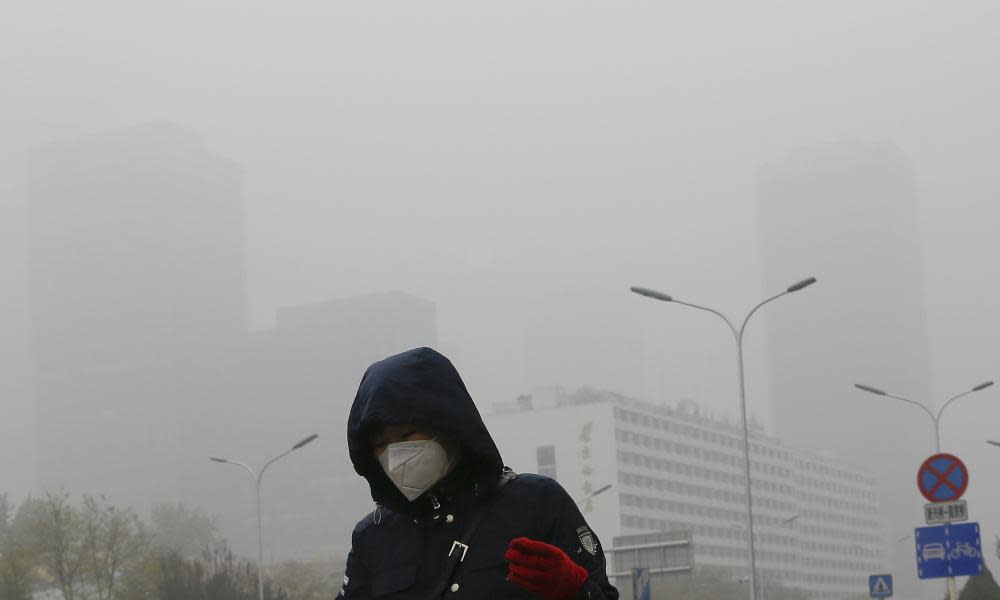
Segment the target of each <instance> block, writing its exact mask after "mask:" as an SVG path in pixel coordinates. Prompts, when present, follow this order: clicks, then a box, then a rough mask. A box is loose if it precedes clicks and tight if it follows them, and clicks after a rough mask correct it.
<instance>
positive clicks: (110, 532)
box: [80, 496, 146, 600]
mask: <svg viewBox="0 0 1000 600" xmlns="http://www.w3.org/2000/svg"><path fill="white" fill-rule="evenodd" d="M80 517H81V519H80V520H81V527H82V530H83V539H82V549H83V557H84V570H83V579H84V581H86V583H87V584H88V589H90V590H92V592H93V593H94V594H96V597H97V600H112V599H113V598H114V597H115V585H116V583H117V582H118V581H119V580H120V578H121V575H122V573H123V571H124V570H126V569H127V568H128V567H129V566H131V565H132V564H138V563H139V562H140V561H141V560H142V557H143V553H144V551H145V549H146V544H145V537H146V536H145V534H144V533H143V529H142V525H141V523H140V522H139V519H138V518H137V517H136V516H135V514H134V513H133V512H132V511H131V510H129V509H120V508H116V507H115V506H113V505H111V504H109V503H108V502H107V500H106V499H105V498H104V497H103V496H101V497H98V498H94V497H93V496H84V497H83V510H82V511H81V513H80Z"/></svg>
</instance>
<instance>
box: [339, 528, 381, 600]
mask: <svg viewBox="0 0 1000 600" xmlns="http://www.w3.org/2000/svg"><path fill="white" fill-rule="evenodd" d="M367 520H368V519H365V520H363V521H361V523H358V525H357V527H355V528H354V532H353V533H352V534H351V551H350V552H349V553H348V554H347V567H346V568H345V569H344V580H343V582H342V585H341V587H340V592H339V593H338V594H337V597H336V600H370V599H371V597H372V594H371V583H372V582H371V575H370V574H369V572H368V569H367V568H366V567H365V565H364V564H363V563H362V562H361V544H362V537H363V536H364V529H365V526H366V524H367V523H366V521H367Z"/></svg>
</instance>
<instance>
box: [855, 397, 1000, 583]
mask: <svg viewBox="0 0 1000 600" xmlns="http://www.w3.org/2000/svg"><path fill="white" fill-rule="evenodd" d="M991 385H993V382H992V381H984V382H983V383H980V384H979V385H977V386H975V387H973V388H972V389H971V390H966V391H964V392H962V393H960V394H956V395H954V396H952V397H951V398H948V400H947V401H946V402H945V403H944V404H942V405H941V408H939V409H938V411H937V413H934V412H933V411H932V410H931V409H929V408H927V406H926V405H924V404H921V403H920V402H916V401H914V400H910V399H909V398H903V397H902V396H897V395H895V394H890V393H888V392H886V391H885V390H882V389H879V388H876V387H872V386H870V385H864V384H861V383H855V384H854V387H856V388H858V389H859V390H861V391H863V392H868V393H869V394H875V395H876V396H885V397H887V398H895V399H896V400H902V401H903V402H907V403H909V404H913V405H916V406H919V407H920V408H922V409H924V412H925V413H927V416H928V417H930V418H931V422H932V423H934V449H935V453H936V454H940V453H941V415H942V414H944V409H946V408H948V405H950V404H951V403H952V402H954V401H955V400H958V399H959V398H961V397H963V396H968V395H969V394H972V393H974V392H978V391H980V390H984V389H986V388H988V387H990V386H991ZM948 597H949V598H950V599H951V600H955V599H956V598H958V590H957V588H956V587H955V578H954V577H949V578H948Z"/></svg>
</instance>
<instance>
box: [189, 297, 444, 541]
mask: <svg viewBox="0 0 1000 600" xmlns="http://www.w3.org/2000/svg"><path fill="white" fill-rule="evenodd" d="M435 345H437V311H436V308H435V306H434V303H433V302H430V301H428V300H424V299H422V298H417V297H415V296H411V295H409V294H405V293H402V292H383V293H376V294H367V295H364V296H354V297H350V298H341V299H336V300H329V301H324V302H317V303H313V304H306V305H299V306H291V307H285V308H281V309H279V310H278V316H277V319H276V326H275V328H274V329H270V330H267V331H259V332H255V333H253V334H251V336H250V340H249V344H247V346H246V349H245V350H244V352H243V353H242V356H243V360H242V362H241V364H240V365H239V366H238V367H237V368H238V370H239V371H238V372H237V373H235V374H234V376H233V377H232V379H233V380H234V381H237V382H239V383H237V384H236V386H235V388H236V389H233V390H232V391H230V392H228V393H225V394H219V395H218V397H216V398H215V399H214V400H213V403H212V408H211V410H210V412H211V416H210V417H209V418H208V419H206V420H205V422H204V423H202V424H199V425H196V426H195V427H194V428H193V429H192V431H191V432H190V433H189V435H190V436H191V437H190V440H189V444H188V445H189V446H190V449H186V450H185V452H187V454H188V460H189V462H190V463H191V464H193V465H205V469H204V470H201V469H199V470H197V473H198V475H196V474H195V471H196V470H195V469H189V470H188V471H189V473H191V475H190V477H191V479H190V480H189V481H187V482H186V484H185V486H184V487H185V488H186V489H192V490H198V495H197V497H198V504H199V505H201V506H206V507H207V508H209V509H210V510H211V511H212V512H214V513H215V514H219V515H220V517H221V524H222V526H223V530H224V531H226V532H235V533H234V534H233V536H232V537H231V538H230V539H231V540H232V541H233V542H234V544H235V545H236V546H237V548H241V549H246V551H250V550H251V549H252V548H253V545H252V539H250V538H249V537H246V536H245V534H249V533H250V532H251V531H252V530H251V529H250V528H246V527H244V526H242V522H241V521H240V520H239V518H240V516H239V515H238V514H234V511H233V507H232V505H231V501H232V499H233V498H232V496H231V493H232V492H231V489H232V486H233V484H234V483H236V482H241V481H243V480H244V479H246V474H245V473H241V472H239V471H238V470H235V469H234V470H233V471H232V472H224V471H220V470H219V466H218V465H212V464H210V463H208V461H207V460H205V451H204V450H202V453H201V455H198V454H197V449H199V448H201V449H205V448H207V447H208V445H207V444H209V443H210V444H211V445H212V447H214V448H217V449H219V450H218V451H223V449H224V451H226V452H233V453H237V454H239V455H241V456H245V455H247V454H253V453H255V452H259V451H260V450H259V447H260V440H287V442H288V443H289V444H291V443H294V442H296V441H298V440H299V439H301V438H303V437H305V436H306V435H308V434H311V433H319V434H320V439H319V440H318V441H317V442H316V444H314V445H310V446H309V447H307V448H305V449H303V451H302V452H301V453H296V454H295V455H294V456H291V457H289V458H288V459H287V460H285V461H283V462H282V463H281V464H280V465H276V466H275V468H274V469H273V470H271V471H269V472H268V475H267V478H268V481H267V484H266V487H267V489H270V490H287V492H286V493H275V494H273V495H272V496H270V497H269V500H268V502H267V507H266V510H267V514H268V515H269V519H268V521H269V522H271V523H273V526H271V527H269V529H268V533H267V535H268V539H269V542H268V548H269V550H268V552H272V553H273V552H276V553H278V554H279V555H281V556H285V557H288V556H294V557H297V558H306V557H309V556H318V555H322V556H330V555H338V554H345V553H346V551H347V549H348V547H349V545H350V540H351V531H352V529H353V528H354V525H355V524H356V523H357V521H358V520H359V519H360V518H361V517H363V516H364V515H365V514H366V513H367V512H369V511H370V510H372V507H373V506H374V504H373V501H372V499H371V495H370V493H369V490H368V485H367V483H366V482H365V480H364V479H363V478H362V477H361V476H359V475H358V474H357V473H355V472H354V467H353V465H352V464H351V461H350V459H349V458H348V455H347V440H346V433H347V415H348V413H349V412H350V409H351V404H352V403H353V401H354V395H355V393H356V392H357V389H358V384H359V383H360V381H361V376H362V375H363V374H364V372H365V369H366V368H367V367H368V365H370V364H371V363H373V362H375V361H378V360H381V359H383V358H385V357H387V356H390V355H393V354H397V353H399V352H402V351H403V350H408V349H410V348H415V347H419V346H435ZM220 423H224V424H225V426H222V427H220V426H219V424H220ZM192 449H194V450H195V451H192ZM283 449H284V448H283V447H275V448H274V452H275V453H276V452H280V451H281V450H283ZM207 469H211V470H210V471H208V470H207ZM198 477H201V479H200V480H199V479H198ZM243 507H244V509H246V510H247V511H249V509H250V506H249V504H248V503H245V504H243ZM244 516H245V517H247V518H250V517H251V514H250V513H249V512H247V513H246V514H245V515H244Z"/></svg>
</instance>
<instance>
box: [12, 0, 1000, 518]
mask: <svg viewBox="0 0 1000 600" xmlns="http://www.w3.org/2000/svg"><path fill="white" fill-rule="evenodd" d="M997 31H1000V4H997V3H996V2H992V1H982V2H961V3H944V2H917V1H894V2H863V1H858V2H855V1H849V2H825V3H820V2H758V1H755V2H711V3H694V2H691V3H611V2H594V3H570V2H545V3H527V2H515V3H504V4H502V5H499V4H494V5H487V4H483V3H458V2H454V3H451V2H449V3H441V2H419V3H416V2H413V3H405V4H402V3H401V4H394V5H386V4H376V3H330V2H293V3H273V2H270V3H264V2H223V1H219V2H212V3H204V2H160V3H151V2H96V1H95V2H62V3H59V2H34V1H31V2H29V1H21V2H17V1H9V2H6V3H5V4H4V6H3V8H2V9H0V81H2V93H0V131H2V132H3V134H2V135H0V273H2V274H3V277H2V279H0V286H2V287H0V292H2V293H0V323H2V324H3V330H4V331H5V335H4V336H3V339H2V341H0V369H3V370H2V373H3V375H2V377H0V379H2V380H3V381H2V383H0V389H2V390H3V403H4V415H5V418H4V419H2V420H0V439H2V440H5V441H6V443H4V442H3V441H0V448H3V449H4V450H3V454H4V456H3V459H0V466H2V468H3V471H4V476H3V477H2V479H3V480H4V481H5V482H6V481H8V480H9V481H13V482H15V483H13V484H12V485H13V486H14V491H18V490H22V491H23V490H26V489H27V487H28V486H29V485H30V482H31V476H32V475H31V472H30V470H29V469H27V468H25V466H24V464H25V462H26V461H22V460H13V459H12V457H14V456H27V454H26V453H27V452H28V450H26V448H30V446H31V445H32V444H33V443H34V442H33V440H32V439H31V435H30V432H29V428H28V427H25V426H24V424H25V423H27V422H29V420H30V416H31V410H30V408H31V407H30V402H29V401H27V400H26V399H25V398H26V393H25V392H26V390H27V389H28V387H29V384H28V381H29V376H28V372H29V369H30V362H29V360H28V359H27V357H26V355H25V353H26V349H25V348H26V343H27V341H26V340H27V331H28V329H27V327H28V325H27V324H26V319H27V314H28V299H27V291H26V267H25V246H26V242H25V236H26V234H25V211H26V208H25V202H26V185H25V181H26V164H27V159H28V155H29V152H30V151H31V150H33V149H35V148H37V147H39V146H41V145H44V144H46V143H50V142H57V141H60V140H66V139H72V138H74V137H78V136H81V135H85V134H88V133H92V132H100V131H104V130H108V129H115V128H120V127H125V126H129V125H133V124H136V123H142V122H147V121H151V120H166V121H171V122H174V123H177V124H178V125H180V126H182V127H185V128H187V129H190V130H192V131H195V132H197V133H199V134H201V135H202V136H203V137H204V140H205V143H206V145H207V146H208V147H209V148H211V149H212V150H213V151H215V152H217V153H219V154H221V155H223V156H225V157H228V158H230V159H232V160H233V161H235V162H236V163H238V164H240V165H241V166H242V168H243V172H244V180H243V184H244V190H245V202H246V235H247V247H248V267H249V273H248V274H249V280H248V298H249V306H250V315H251V322H250V323H249V324H248V325H249V326H250V327H252V328H254V329H261V328H267V327H270V326H271V325H272V321H273V314H274V311H275V310H276V309H277V308H278V307H281V306H286V305H290V304H296V303H302V302H308V301H317V300H323V299H326V298H331V297H341V296H349V295H354V294H360V293H366V292H370V291H379V290H388V289H394V290H403V291H407V292H410V293H413V294H415V295H418V296H422V297H425V298H427V299H430V300H432V301H434V302H435V303H437V306H438V317H439V332H440V333H439V339H440V342H441V343H440V345H441V348H442V349H443V350H444V351H445V352H446V353H450V354H452V355H453V356H454V358H455V360H456V362H457V363H458V365H459V367H460V369H461V370H462V371H463V374H464V375H465V377H466V379H467V380H468V383H469V387H470V389H471V391H472V392H473V393H474V395H476V396H477V398H479V399H480V402H481V403H484V404H488V403H490V402H492V401H497V400H509V399H510V398H512V397H514V396H516V395H517V394H519V393H523V392H525V391H528V389H529V388H530V387H531V386H533V385H538V384H542V383H561V384H564V385H568V386H571V387H575V386H577V385H581V384H588V383H589V384H593V385H598V386H602V387H608V388H612V389H618V390H621V391H623V392H626V393H630V394H636V395H638V394H642V395H646V396H649V397H655V398H657V399H666V400H670V401H674V400H677V399H680V398H684V397H690V398H697V399H699V400H700V401H702V402H704V403H705V404H707V405H708V406H710V407H711V408H713V409H714V410H715V411H717V412H719V413H727V414H732V413H733V412H734V411H735V407H736V405H735V402H734V399H735V396H734V373H733V364H732V349H731V346H730V345H729V344H730V343H731V342H730V341H729V340H728V339H727V337H726V336H727V335H728V334H727V333H726V331H725V330H724V329H723V328H722V327H721V324H719V323H716V322H713V321H712V320H711V319H709V318H708V317H704V316H702V315H696V314H691V313H690V312H686V311H684V310H682V309H680V308H678V307H669V306H665V305H655V304H652V303H650V302H648V301H645V302H644V301H642V300H641V299H639V298H637V297H635V296H632V295H630V294H628V293H627V288H628V286H629V285H635V284H640V285H649V286H652V287H660V288H663V289H664V290H666V291H668V292H671V293H673V294H675V295H677V296H683V297H685V298H689V299H692V300H695V301H700V302H703V303H706V304H710V305H712V306H715V307H717V308H720V309H722V310H724V311H727V312H731V313H734V314H735V313H742V312H744V311H745V310H747V309H748V308H749V307H750V306H752V305H753V304H755V303H756V301H757V300H759V299H760V298H762V297H763V296H764V295H765V294H767V293H769V292H771V290H765V289H763V286H762V284H761V266H760V256H759V247H758V226H757V222H756V209H755V197H754V180H755V176H756V172H757V170H758V168H759V167H760V166H761V165H762V164H764V163H766V162H768V161H771V160H775V159H780V158H781V157H783V156H786V155H788V154H789V153H791V152H793V151H794V150H795V149H797V148H800V147H804V146H811V145H815V144H820V143H826V142H836V141H862V142H868V141H874V142H882V141H888V142H892V143H895V144H896V145H898V146H899V148H901V149H902V150H903V151H904V152H905V153H906V154H907V155H908V156H909V157H910V158H911V159H912V161H913V166H914V171H915V175H916V178H917V179H916V185H917V194H918V197H919V206H918V207H916V208H917V210H918V213H919V216H920V223H921V231H920V233H921V238H922V244H923V256H919V257H914V260H922V261H923V263H924V266H925V274H926V277H925V281H926V286H927V290H926V298H927V306H928V311H929V312H928V319H929V323H928V327H929V331H930V339H931V358H932V369H933V373H932V381H933V389H929V390H906V392H908V393H910V394H911V395H914V396H924V397H927V398H932V399H936V398H940V397H942V396H948V395H950V394H952V393H955V392H956V391H958V390H961V389H964V388H965V387H967V386H968V385H971V384H974V383H976V382H978V381H981V380H983V379H990V378H1000V361H998V355H997V352H996V340H997V339H1000V315H998V313H997V310H996V308H995V307H996V306H997V303H998V300H1000V280H998V279H997V278H996V277H995V276H994V275H993V274H994V272H995V271H996V266H995V262H996V260H997V258H998V256H1000V241H998V239H997V236H996V235H995V224H996V222H997V218H998V216H1000V209H998V208H997V206H998V204H997V199H998V198H1000V169H998V168H997V165H998V164H1000V142H998V140H1000V118H998V117H997V108H996V107H997V106H1000V77H998V76H997V73H998V69H997V64H998V59H1000V36H998V35H997V34H996V32H997ZM811 274H812V273H803V274H802V276H803V277H805V276H808V275H811ZM789 283H791V282H789ZM821 285H822V280H821V282H820V285H819V286H817V287H816V288H815V290H810V291H809V292H808V293H829V294H835V293H836V291H834V290H826V291H825V292H821V291H820V286H821ZM788 301H790V302H791V301H794V302H809V298H808V295H807V294H806V293H804V294H803V295H802V296H801V297H795V298H794V299H792V298H790V299H789V300H788ZM553 306H556V307H558V310H559V312H560V313H561V314H563V315H568V316H569V318H570V320H573V319H576V320H578V321H579V322H580V323H582V324H584V325H582V326H587V324H593V325H594V327H598V328H599V329H600V330H601V331H613V330H614V328H615V323H616V322H617V321H618V320H620V321H621V324H622V330H623V331H624V332H625V333H622V334H621V335H622V338H621V339H622V340H624V341H623V342H621V343H623V344H626V345H627V343H628V342H629V340H637V341H636V343H637V344H640V345H642V346H643V347H644V348H645V350H644V352H645V354H644V357H643V358H642V359H641V360H640V361H638V362H639V363H641V364H635V365H632V366H631V367H629V366H628V365H623V367H622V368H620V369H606V370H603V371H602V370H600V369H596V370H595V369H594V366H593V365H594V362H593V361H594V359H593V357H592V355H588V356H590V357H589V358H588V357H583V358H580V357H578V356H577V355H575V354H574V351H573V350H572V348H571V346H573V342H574V340H576V339H578V334H576V333H574V332H573V331H565V330H563V329H560V328H558V327H555V328H553V329H552V332H553V333H551V334H550V335H565V336H566V337H565V339H566V344H567V347H568V349H567V352H566V354H565V355H560V356H552V357H551V358H550V359H549V360H551V365H550V366H549V365H537V364H533V365H528V364H526V360H525V344H526V338H528V337H529V333H528V332H527V329H528V325H526V324H531V323H533V322H536V321H537V319H539V318H542V317H539V315H544V314H547V313H546V311H552V310H553V308H552V307H553ZM773 310H774V311H775V312H776V313H779V312H780V307H777V306H775V307H773ZM771 318H780V316H778V314H775V315H774V316H772V317H771ZM640 330H641V331H644V333H630V332H635V331H640ZM759 331H761V332H762V331H763V328H761V329H760V330H759ZM574 336H577V337H574ZM559 341H560V340H559V339H556V340H555V341H552V340H546V342H545V343H546V344H549V345H558V343H559ZM765 342H766V340H764V339H762V337H761V336H758V337H756V338H755V337H754V336H753V333H752V332H751V334H748V344H749V346H748V368H749V372H748V381H749V386H750V387H749V389H750V394H751V406H752V407H753V409H754V412H755V413H757V414H758V415H759V416H760V417H761V419H763V420H764V421H767V420H768V419H769V410H770V406H769V403H768V400H767V397H766V396H767V382H766V376H767V373H766V370H765V368H764V367H765V362H764V361H765V360H766V359H765V356H764V350H765V349H766V346H765ZM588 361H590V362H588ZM550 368H551V372H552V373H553V376H552V379H553V380H554V381H543V379H544V378H545V375H544V374H545V373H546V372H548V371H549V370H550ZM539 373H541V374H539ZM595 373H596V374H595ZM359 375H360V374H359ZM901 410H905V409H902V408H901ZM11 416H12V417H13V418H8V417H11ZM998 417H1000V399H998V397H997V393H996V392H994V393H993V394H992V395H991V396H985V395H984V396H983V397H982V398H979V399H975V400H969V403H968V405H967V406H966V407H965V408H963V409H962V410H956V411H955V412H954V413H951V415H950V416H949V417H948V421H947V424H946V429H945V438H946V440H948V439H950V440H951V441H952V443H953V445H954V448H955V449H956V450H957V451H961V452H963V454H964V455H965V456H966V458H967V459H968V461H969V463H970V466H971V467H972V469H973V472H974V473H975V472H977V471H980V472H983V473H986V472H990V470H994V469H996V468H997V466H998V464H1000V451H996V449H992V450H994V451H993V452H991V451H990V450H991V448H989V447H987V446H986V445H985V444H984V443H983V439H984V438H986V437H994V438H1000V425H997V423H1000V419H998ZM928 433H929V432H928ZM327 443H331V444H332V443H335V441H334V440H328V441H327ZM8 473H11V474H12V475H11V476H10V479H8V475H7V474H8ZM974 485H975V484H974ZM983 486H984V487H983V488H980V489H981V490H982V491H981V492H979V493H980V495H981V497H976V496H975V495H974V496H973V500H970V502H972V501H975V502H976V503H977V504H979V505H981V506H985V505H989V504H992V505H994V506H996V505H1000V487H997V486H993V487H992V488H990V487H988V486H986V484H985V483H983ZM994 518H995V520H996V522H997V523H1000V513H997V514H996V515H994Z"/></svg>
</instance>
